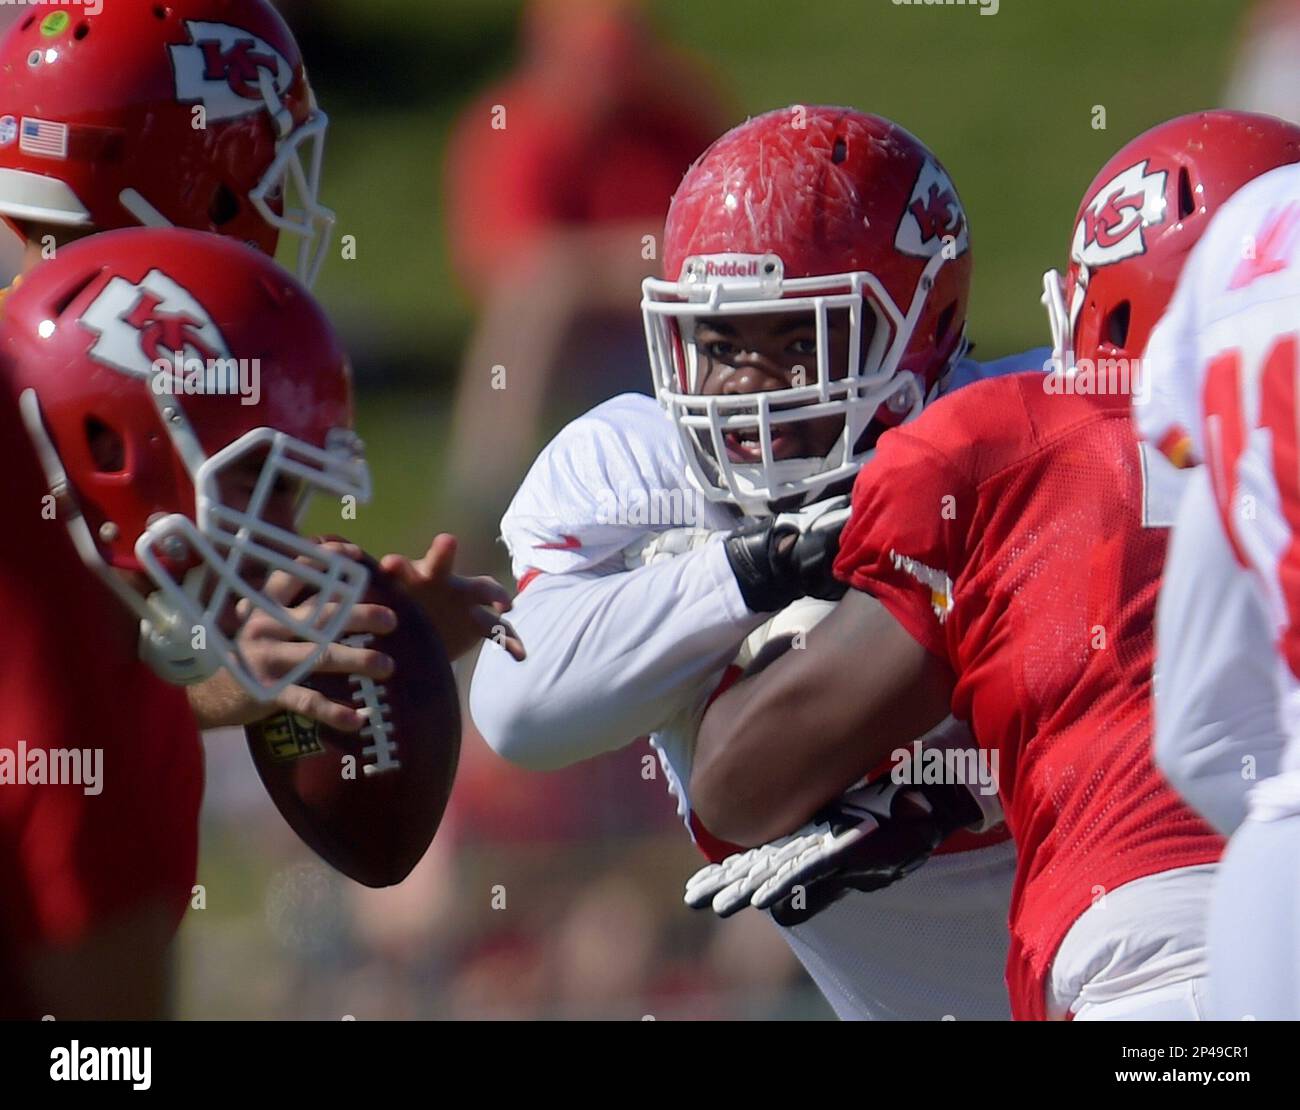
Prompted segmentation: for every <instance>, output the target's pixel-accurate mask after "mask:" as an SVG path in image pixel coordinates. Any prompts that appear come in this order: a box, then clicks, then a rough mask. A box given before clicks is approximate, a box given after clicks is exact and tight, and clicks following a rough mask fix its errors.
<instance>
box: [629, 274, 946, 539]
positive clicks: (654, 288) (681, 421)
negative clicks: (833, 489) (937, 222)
mask: <svg viewBox="0 0 1300 1110" xmlns="http://www.w3.org/2000/svg"><path fill="white" fill-rule="evenodd" d="M943 261H944V259H943V257H942V256H941V255H937V254H936V255H935V256H934V258H932V259H931V261H930V263H929V264H928V265H927V267H926V269H925V272H924V273H923V275H922V277H921V279H920V281H919V283H918V285H917V289H916V291H915V293H914V295H913V298H912V303H911V305H910V307H909V308H908V310H907V312H906V313H904V312H903V311H902V310H900V308H899V307H898V306H897V305H896V304H895V303H894V301H893V298H892V297H890V295H889V293H888V292H887V291H886V290H885V288H884V286H883V285H882V284H881V283H880V281H879V280H877V279H876V278H875V277H874V276H873V275H872V274H870V273H866V272H856V273H845V274H833V275H828V276H826V277H813V278H792V279H788V280H787V279H785V278H784V277H783V267H782V263H781V260H780V259H779V258H778V257H777V256H776V255H771V254H769V255H712V256H699V257H695V258H689V259H687V260H686V262H685V264H684V265H683V268H682V277H681V279H680V280H679V281H675V282H673V281H662V280H659V279H655V278H647V279H646V281H645V282H644V283H643V284H642V290H643V294H644V295H643V297H642V301H641V308H642V313H643V315H644V317H645V327H646V341H647V343H648V345H649V351H650V367H651V372H652V374H653V376H654V383H655V395H656V396H657V397H658V399H659V403H660V404H661V405H662V406H663V408H664V409H665V411H666V412H667V413H668V416H669V417H670V418H671V419H672V421H673V423H674V425H675V426H676V428H677V430H678V433H679V435H680V436H681V439H682V443H683V446H684V448H685V452H686V458H687V461H688V464H689V467H690V471H689V473H690V477H691V480H692V482H693V483H694V484H695V485H697V486H698V487H699V488H700V489H701V490H702V491H703V493H704V494H705V496H706V497H708V498H709V499H710V500H713V501H722V502H726V503H728V504H733V505H737V506H739V507H740V508H741V509H742V510H743V511H744V512H745V513H746V514H748V515H755V516H762V515H768V514H770V513H771V511H772V509H771V507H770V506H771V505H772V503H774V502H778V501H781V502H784V501H786V500H788V499H796V500H799V501H802V502H807V501H811V500H815V499H816V497H817V495H818V494H819V493H821V492H822V491H823V490H825V489H827V488H828V487H829V486H832V485H834V484H836V483H838V482H842V481H845V480H847V479H850V478H852V477H853V476H854V475H855V474H856V473H857V472H858V470H859V469H860V468H861V466H862V464H863V462H864V461H865V460H866V458H867V457H868V456H869V454H870V450H869V449H863V450H858V444H859V442H860V441H861V440H862V438H863V433H864V432H865V431H866V430H867V427H868V425H869V424H870V423H871V421H872V419H873V418H874V417H875V415H876V413H877V411H878V410H879V409H880V407H881V405H886V404H887V405H888V406H889V407H890V409H891V410H892V411H894V412H896V413H897V414H898V415H899V417H900V422H901V421H902V420H908V419H911V418H912V417H913V416H915V415H916V414H917V413H918V412H919V411H920V409H921V407H922V405H923V403H924V400H925V398H924V397H923V396H922V389H921V385H920V383H919V381H918V380H917V379H916V377H915V376H914V375H912V374H910V373H905V372H900V371H899V363H900V361H901V359H902V357H903V353H904V352H905V351H906V350H907V345H908V343H909V341H910V340H911V337H912V333H913V331H914V330H915V327H916V321H917V319H918V318H919V316H920V313H921V310H922V309H923V308H924V306H925V301H926V294H927V293H928V291H929V289H930V287H931V285H932V283H933V277H934V273H935V272H937V270H938V267H939V266H941V265H942V264H943ZM715 275H720V276H715ZM835 311H841V312H845V313H847V316H848V321H849V336H848V365H847V367H845V368H844V373H843V374H842V375H840V374H838V368H833V367H831V366H830V359H829V348H830V344H829V341H828V340H829V334H830V328H829V318H830V313H832V312H835ZM773 312H790V313H803V314H808V313H811V314H812V316H813V319H814V321H815V324H816V330H817V368H816V377H815V380H814V381H813V382H812V383H811V384H808V385H801V386H796V387H792V388H788V389H775V390H766V391H763V392H758V393H742V394H732V395H711V396H705V395H702V394H701V393H700V389H701V387H702V384H703V383H702V377H703V361H704V360H702V359H701V357H700V354H699V352H698V350H697V349H696V345H695V340H694V330H695V322H696V320H698V319H699V318H701V317H707V316H720V315H721V316H730V315H754V314H760V313H763V314H768V313H773ZM866 312H871V313H872V315H873V316H874V318H875V327H874V329H872V330H871V332H870V341H869V343H868V345H867V349H866V350H864V349H863V337H864V335H866V334H867V331H866V329H865V328H864V326H863V325H864V314H865V313H866ZM823 417H840V418H842V420H843V422H844V428H843V431H842V432H841V434H840V437H839V439H838V440H837V441H836V443H835V445H834V446H833V447H832V448H831V450H830V451H829V452H828V453H827V454H826V455H824V456H822V457H819V458H798V459H777V458H775V456H774V454H773V450H772V439H773V431H774V429H779V428H780V427H781V426H782V425H783V424H791V423H796V422H799V421H804V420H815V419H819V418H823ZM744 432H749V433H751V435H753V436H755V437H756V442H757V444H758V446H759V448H760V450H761V459H760V460H758V461H755V462H751V463H739V462H735V461H733V460H732V459H731V458H730V457H729V455H728V452H727V449H726V443H725V436H726V434H727V433H744Z"/></svg>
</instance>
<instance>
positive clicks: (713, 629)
mask: <svg viewBox="0 0 1300 1110" xmlns="http://www.w3.org/2000/svg"><path fill="white" fill-rule="evenodd" d="M769 615H770V614H766V613H752V612H750V611H749V609H748V608H746V606H745V603H744V601H743V600H742V599H741V596H740V587H739V586H738V585H737V584H736V579H735V576H734V575H733V574H732V572H731V567H730V565H729V564H728V562H727V556H726V552H725V550H724V548H723V545H722V543H721V542H719V541H714V542H711V543H709V544H707V545H706V546H704V547H701V548H699V549H698V550H695V551H691V552H689V553H688V554H685V555H681V556H679V557H677V558H674V559H669V560H666V561H664V562H660V563H655V564H652V565H650V566H644V567H638V568H637V569H635V570H630V571H621V572H618V573H615V574H607V575H602V576H592V575H590V574H543V575H541V576H540V577H538V578H536V579H535V580H534V581H533V582H532V583H531V584H530V585H529V586H528V588H527V589H526V590H524V592H523V593H522V594H520V595H519V598H518V600H517V601H516V602H515V608H514V610H513V611H512V612H511V614H510V620H511V623H512V624H513V625H514V627H515V629H516V631H517V632H518V633H519V635H520V637H521V638H522V640H523V642H524V645H525V647H526V649H527V652H528V658H527V659H525V660H524V661H523V662H516V661H515V660H514V659H511V658H510V656H509V655H507V653H506V652H505V650H504V649H503V648H501V647H499V646H497V645H496V644H494V643H487V644H485V645H484V647H483V651H482V652H481V653H480V655H479V659H478V666H477V667H476V668H475V671H474V677H473V680H472V683H471V686H470V697H469V708H470V714H471V716H472V717H473V718H474V723H475V724H476V725H477V726H478V728H479V731H480V732H481V733H482V734H483V737H484V739H486V740H487V742H488V744H490V745H491V747H492V748H493V750H494V751H496V752H497V753H498V754H499V755H501V756H503V757H505V758H506V759H508V760H510V761H511V762H512V763H517V764H519V765H520V766H523V767H527V768H529V769H530V770H539V771H542V770H552V769H554V768H557V767H563V766H566V765H567V764H570V763H575V762H577V761H579V760H583V759H590V758H591V757H592V756H596V755H600V754H602V753H603V752H607V751H612V750H614V749H615V748H621V747H623V746H624V745H625V744H629V743H631V742H632V741H633V740H635V739H637V737H639V736H644V735H646V734H647V733H650V732H653V731H655V730H656V729H658V728H659V727H660V726H662V725H663V724H664V723H665V722H666V721H667V720H668V719H669V718H670V717H672V716H673V715H674V714H676V713H679V712H681V711H682V710H683V709H684V708H686V707H687V706H688V705H689V704H690V703H692V702H693V701H694V700H696V699H698V697H699V692H700V684H701V682H702V681H704V680H705V679H707V678H708V676H710V675H712V674H714V673H716V672H719V671H721V670H722V669H723V668H725V667H726V665H727V664H728V663H730V662H731V660H732V659H733V658H734V656H735V654H736V650H737V648H738V646H739V645H740V643H741V642H742V641H743V640H744V638H745V637H746V636H747V635H748V634H749V633H750V632H751V631H752V630H753V629H754V628H755V627H756V626H757V625H759V624H761V623H763V622H764V621H765V620H767V619H768V617H769Z"/></svg>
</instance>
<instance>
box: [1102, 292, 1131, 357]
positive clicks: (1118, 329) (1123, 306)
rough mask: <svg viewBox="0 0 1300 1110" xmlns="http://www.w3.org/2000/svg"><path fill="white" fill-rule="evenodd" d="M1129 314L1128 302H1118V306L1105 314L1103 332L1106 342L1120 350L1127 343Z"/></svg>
mask: <svg viewBox="0 0 1300 1110" xmlns="http://www.w3.org/2000/svg"><path fill="white" fill-rule="evenodd" d="M1130 314H1131V309H1130V306H1129V302H1128V301H1120V303H1119V304H1117V305H1116V306H1115V307H1114V308H1112V309H1111V310H1110V312H1108V313H1107V314H1106V327H1105V329H1104V331H1105V335H1106V340H1107V342H1109V343H1112V344H1114V345H1115V346H1116V347H1121V348H1122V347H1124V346H1125V345H1126V344H1127V343H1128V325H1129V316H1130Z"/></svg>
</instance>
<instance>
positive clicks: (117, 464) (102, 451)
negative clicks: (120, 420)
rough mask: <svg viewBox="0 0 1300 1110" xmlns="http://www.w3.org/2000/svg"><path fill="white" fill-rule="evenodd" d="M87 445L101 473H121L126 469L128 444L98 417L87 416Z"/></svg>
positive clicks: (96, 467)
mask: <svg viewBox="0 0 1300 1110" xmlns="http://www.w3.org/2000/svg"><path fill="white" fill-rule="evenodd" d="M86 446H87V447H89V448H90V457H91V459H93V460H94V463H95V470H97V471H98V472H99V473H100V474H121V473H122V471H124V470H125V469H126V444H125V443H124V442H123V441H122V437H121V436H120V435H118V434H117V432H116V431H114V430H113V429H112V428H110V427H109V426H108V425H107V424H105V423H104V422H103V421H102V420H100V419H99V418H98V417H95V416H88V417H86Z"/></svg>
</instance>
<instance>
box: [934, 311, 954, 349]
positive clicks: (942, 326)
mask: <svg viewBox="0 0 1300 1110" xmlns="http://www.w3.org/2000/svg"><path fill="white" fill-rule="evenodd" d="M956 315H957V302H956V301H953V302H952V303H951V304H950V305H948V307H947V308H945V309H944V310H943V311H942V312H941V313H939V322H938V323H937V324H935V327H934V341H935V342H936V343H942V342H943V341H944V340H945V339H946V338H947V337H948V329H949V328H950V327H952V320H953V317H954V316H956Z"/></svg>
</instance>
